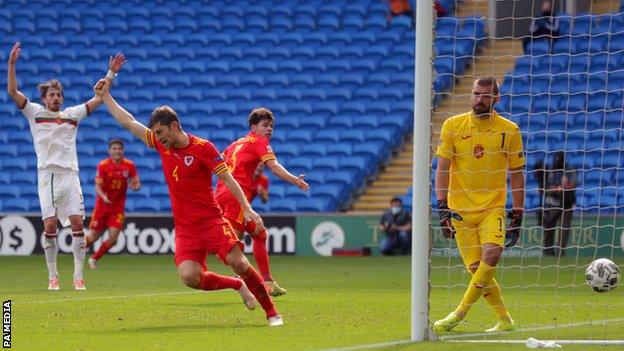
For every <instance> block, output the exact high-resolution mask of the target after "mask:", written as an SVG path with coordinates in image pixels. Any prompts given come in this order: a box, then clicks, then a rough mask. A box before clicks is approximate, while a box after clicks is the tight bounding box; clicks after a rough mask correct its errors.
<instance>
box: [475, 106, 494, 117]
mask: <svg viewBox="0 0 624 351" xmlns="http://www.w3.org/2000/svg"><path fill="white" fill-rule="evenodd" d="M472 111H473V112H474V113H475V114H476V115H485V114H489V113H490V112H491V111H492V108H491V107H489V106H486V105H484V104H476V105H474V106H472Z"/></svg>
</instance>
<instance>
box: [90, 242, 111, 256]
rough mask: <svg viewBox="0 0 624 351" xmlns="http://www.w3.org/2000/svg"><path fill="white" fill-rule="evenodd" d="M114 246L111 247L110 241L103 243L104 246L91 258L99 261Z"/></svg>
mask: <svg viewBox="0 0 624 351" xmlns="http://www.w3.org/2000/svg"><path fill="white" fill-rule="evenodd" d="M112 246H113V245H110V244H109V243H108V241H104V242H103V243H102V246H100V248H99V249H98V250H97V252H96V253H94V254H93V256H91V258H92V259H94V260H99V259H100V257H102V256H104V254H105V253H107V252H108V250H109V249H110V248H111V247H112Z"/></svg>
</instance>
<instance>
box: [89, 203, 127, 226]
mask: <svg viewBox="0 0 624 351" xmlns="http://www.w3.org/2000/svg"><path fill="white" fill-rule="evenodd" d="M124 219H125V216H124V211H123V209H121V210H118V209H110V208H107V207H98V206H95V208H94V209H93V216H92V217H91V222H90V223H89V229H91V230H93V231H96V232H101V231H104V230H105V229H106V228H117V229H121V228H123V224H124Z"/></svg>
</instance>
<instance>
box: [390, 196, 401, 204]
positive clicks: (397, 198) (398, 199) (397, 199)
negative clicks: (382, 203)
mask: <svg viewBox="0 0 624 351" xmlns="http://www.w3.org/2000/svg"><path fill="white" fill-rule="evenodd" d="M393 202H398V203H400V204H401V205H403V200H401V198H400V197H393V198H392V200H390V203H393Z"/></svg>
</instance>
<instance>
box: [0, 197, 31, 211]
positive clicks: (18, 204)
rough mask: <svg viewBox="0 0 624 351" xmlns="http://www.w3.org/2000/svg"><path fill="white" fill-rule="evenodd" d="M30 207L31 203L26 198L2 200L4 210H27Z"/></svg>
mask: <svg viewBox="0 0 624 351" xmlns="http://www.w3.org/2000/svg"><path fill="white" fill-rule="evenodd" d="M29 209H30V203H29V201H28V200H26V199H4V200H3V201H2V211H4V212H26V211H28V210H29Z"/></svg>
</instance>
